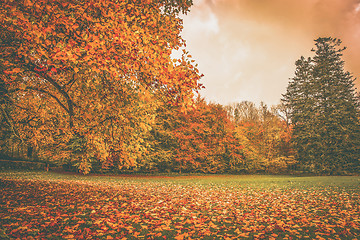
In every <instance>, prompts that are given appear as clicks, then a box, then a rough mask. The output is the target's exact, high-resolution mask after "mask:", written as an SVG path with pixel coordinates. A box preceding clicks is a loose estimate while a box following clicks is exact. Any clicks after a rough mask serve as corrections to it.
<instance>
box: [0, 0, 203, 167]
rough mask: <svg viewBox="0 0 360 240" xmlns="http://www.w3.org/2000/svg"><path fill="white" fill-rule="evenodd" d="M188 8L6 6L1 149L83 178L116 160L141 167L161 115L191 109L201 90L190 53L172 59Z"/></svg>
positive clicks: (1, 19)
mask: <svg viewBox="0 0 360 240" xmlns="http://www.w3.org/2000/svg"><path fill="white" fill-rule="evenodd" d="M191 3H192V2H191V1H187V0H182V1H180V0H179V1H152V0H148V1H132V0H125V1H115V0H104V1H81V0H65V1H58V0H41V1H37V0H36V1H34V0H20V1H13V0H4V1H2V2H1V5H0V34H1V36H0V77H1V78H0V92H1V101H0V104H1V118H2V119H1V120H2V121H1V123H2V125H1V128H2V130H3V131H2V139H3V140H4V141H5V143H4V142H3V146H4V147H5V148H6V146H7V148H9V146H15V145H21V146H22V147H20V148H19V147H18V149H27V150H25V151H27V153H28V154H27V155H28V156H29V157H31V156H32V155H33V152H34V149H36V154H37V157H40V158H48V159H51V161H57V162H59V163H62V162H64V161H70V164H72V165H75V166H76V167H77V168H78V169H79V170H81V171H82V172H84V173H87V172H89V171H90V169H91V167H92V162H94V161H99V162H101V163H102V164H103V165H107V162H108V159H114V158H115V159H117V160H118V161H121V162H122V163H123V164H122V165H125V166H129V167H131V166H135V165H136V160H137V159H138V158H141V157H142V156H143V154H144V151H143V149H142V146H141V142H142V139H143V138H144V135H145V134H146V132H147V131H148V129H149V125H150V124H151V122H152V121H153V119H154V113H155V109H156V106H157V105H158V104H160V102H170V103H171V104H173V105H179V106H182V107H183V106H189V105H191V101H192V98H193V94H194V92H195V91H197V90H198V89H199V88H200V86H201V85H200V84H199V83H198V81H199V79H200V77H201V76H200V74H199V73H198V70H197V69H196V67H195V66H193V65H192V62H191V61H190V60H189V56H188V55H187V53H186V52H185V53H184V54H183V55H182V57H181V58H180V59H173V58H171V57H170V55H171V53H172V51H173V50H174V49H179V48H181V47H182V46H183V45H184V44H185V43H184V41H183V40H182V39H181V37H180V34H179V33H180V31H181V29H182V21H181V19H179V17H178V15H179V13H180V12H182V13H186V12H187V11H188V9H189V7H190V6H191ZM6 150H9V149H6ZM10 150H11V149H10Z"/></svg>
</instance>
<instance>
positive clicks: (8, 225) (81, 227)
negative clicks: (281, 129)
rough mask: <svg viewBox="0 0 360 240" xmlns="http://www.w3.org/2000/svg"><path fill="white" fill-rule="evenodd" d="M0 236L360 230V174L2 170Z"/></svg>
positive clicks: (349, 234)
mask: <svg viewBox="0 0 360 240" xmlns="http://www.w3.org/2000/svg"><path fill="white" fill-rule="evenodd" d="M0 226H2V227H0V238H23V239H28V238H32V237H34V238H46V239H63V238H70V239H72V238H74V239H92V238H94V239H113V238H114V239H125V238H126V239H165V238H167V239H219V238H220V239H225V238H229V239H239V238H240V239H242V238H243V239H246V238H249V239H263V238H264V239H291V238H292V239H299V238H303V239H306V238H309V239H315V238H319V239H321V238H323V239H354V238H355V239H357V238H360V177H358V176H349V177H345V176H342V177H329V176H326V177H295V176H267V175H178V174H177V175H160V176H154V175H146V176H141V175H133V176H129V175H120V176H114V175H112V176H99V175H87V176H83V175H77V174H64V173H56V172H38V171H5V172H0Z"/></svg>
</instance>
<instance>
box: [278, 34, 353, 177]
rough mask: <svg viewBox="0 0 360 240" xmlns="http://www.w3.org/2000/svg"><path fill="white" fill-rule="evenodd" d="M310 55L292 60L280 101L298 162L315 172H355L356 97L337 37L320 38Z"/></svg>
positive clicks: (351, 78)
mask: <svg viewBox="0 0 360 240" xmlns="http://www.w3.org/2000/svg"><path fill="white" fill-rule="evenodd" d="M315 46H316V49H314V50H312V51H313V52H315V56H314V57H313V58H308V59H305V58H304V57H301V58H300V59H299V60H298V61H296V71H295V77H294V78H292V79H291V81H290V83H289V85H288V88H287V92H286V94H285V95H283V99H282V100H283V101H284V103H285V104H286V106H287V107H288V108H289V109H290V118H291V121H292V124H293V127H294V131H293V141H294V146H295V148H296V150H297V156H298V160H299V162H301V163H302V166H303V167H304V168H305V169H306V170H308V171H310V172H314V173H326V174H340V173H347V172H358V171H359V166H360V164H359V163H360V123H359V106H360V105H359V98H358V97H357V96H356V92H355V88H354V81H355V78H354V77H353V76H352V75H351V74H350V73H349V72H346V71H345V70H344V61H343V60H342V52H343V50H345V48H341V41H340V40H339V39H334V38H331V37H328V38H318V39H316V40H315Z"/></svg>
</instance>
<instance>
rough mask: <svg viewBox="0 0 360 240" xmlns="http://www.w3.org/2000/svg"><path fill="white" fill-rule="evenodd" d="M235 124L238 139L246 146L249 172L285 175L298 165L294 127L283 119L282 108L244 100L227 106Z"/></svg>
mask: <svg viewBox="0 0 360 240" xmlns="http://www.w3.org/2000/svg"><path fill="white" fill-rule="evenodd" d="M226 109H227V111H228V114H229V117H230V119H231V120H232V121H233V122H234V124H235V128H234V131H235V136H236V138H237V139H238V141H239V143H240V144H241V145H242V146H243V150H242V152H243V155H244V167H245V168H244V169H245V170H246V171H247V172H266V173H281V172H287V171H289V169H290V168H291V167H292V166H293V165H294V163H295V161H294V158H293V151H292V147H291V143H290V139H291V128H289V127H288V125H287V123H286V121H284V120H283V119H282V118H280V117H279V114H278V112H279V109H280V106H272V107H270V108H269V107H268V106H267V105H266V104H264V103H261V104H260V106H259V107H257V106H256V105H255V104H254V103H252V102H249V101H243V102H240V103H234V104H231V105H228V106H226Z"/></svg>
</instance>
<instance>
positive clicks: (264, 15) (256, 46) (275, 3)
mask: <svg viewBox="0 0 360 240" xmlns="http://www.w3.org/2000/svg"><path fill="white" fill-rule="evenodd" d="M183 19H184V29H183V32H182V36H183V38H184V39H185V40H186V43H187V50H188V51H189V52H190V54H191V55H192V56H193V58H194V59H195V60H196V63H198V65H199V70H200V72H202V73H203V74H204V75H205V76H204V77H203V79H202V83H203V84H204V85H205V87H206V89H204V90H202V91H201V95H202V96H204V97H205V98H206V99H207V100H208V101H212V102H217V103H221V104H228V103H231V102H239V101H243V100H249V101H253V102H255V103H259V102H260V101H264V102H265V103H267V104H269V105H271V104H277V103H279V100H280V98H281V94H283V93H285V91H286V86H287V84H288V81H289V78H291V77H293V76H294V71H295V61H296V60H297V59H299V58H300V57H301V56H305V57H309V56H312V52H311V49H312V48H313V47H314V39H316V38H318V37H327V36H332V37H336V38H340V39H341V40H342V41H343V45H344V46H346V47H347V50H346V51H345V52H344V60H345V62H346V64H345V69H346V70H347V71H349V72H351V73H353V75H354V76H355V77H357V78H358V80H357V81H356V83H357V86H358V88H360V0H301V1H295V0H294V1H291V0H194V5H193V6H192V8H191V11H190V13H189V14H188V15H186V16H183Z"/></svg>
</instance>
